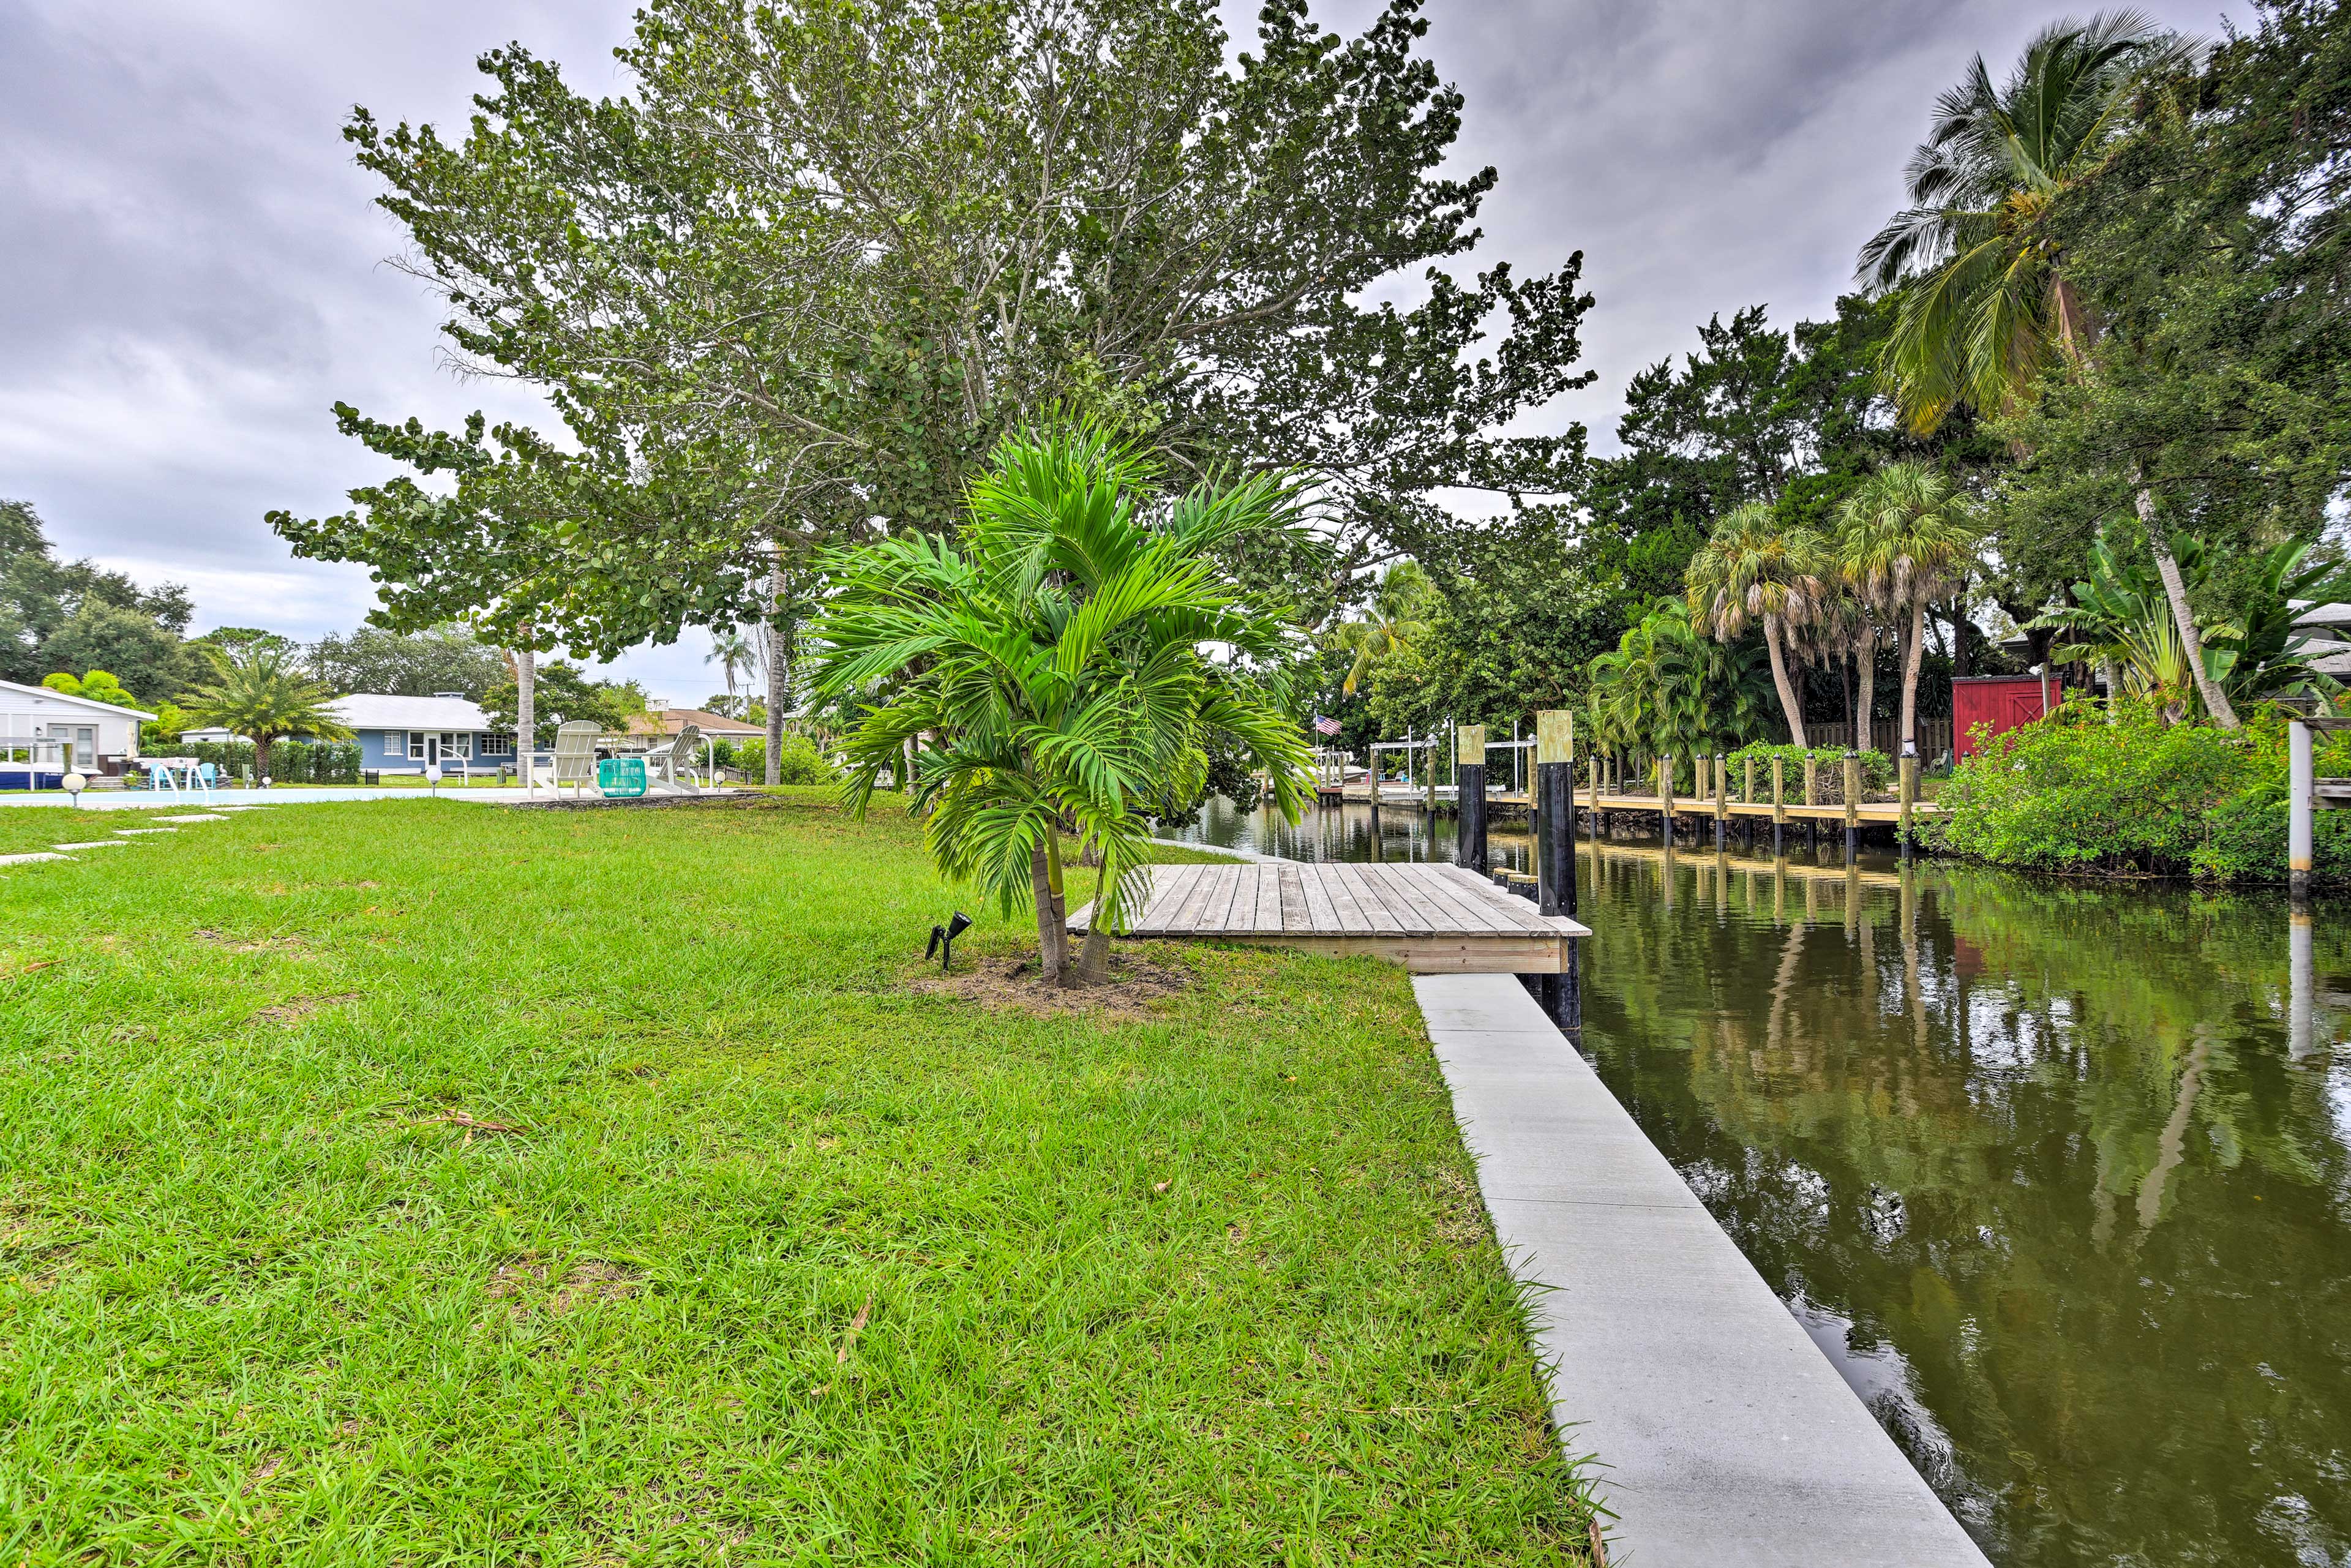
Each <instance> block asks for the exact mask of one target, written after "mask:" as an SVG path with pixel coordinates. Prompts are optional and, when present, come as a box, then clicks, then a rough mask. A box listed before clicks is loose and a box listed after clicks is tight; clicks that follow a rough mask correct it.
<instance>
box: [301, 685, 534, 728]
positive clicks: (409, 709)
mask: <svg viewBox="0 0 2351 1568" xmlns="http://www.w3.org/2000/svg"><path fill="white" fill-rule="evenodd" d="M327 706H329V707H330V708H332V709H333V710H334V713H335V716H336V717H337V718H339V719H340V720H342V721H343V723H344V724H345V725H346V726H348V727H350V728H352V729H487V730H495V729H496V728H497V726H496V725H494V724H492V723H491V722H490V716H489V715H487V714H486V713H484V712H483V711H482V705H481V704H479V703H477V702H474V701H472V700H471V699H469V698H466V697H399V696H388V695H383V694H381V693H378V692H353V693H352V694H351V695H350V696H347V697H337V698H336V699H335V700H334V701H333V702H331V703H329V704H328V705H327Z"/></svg>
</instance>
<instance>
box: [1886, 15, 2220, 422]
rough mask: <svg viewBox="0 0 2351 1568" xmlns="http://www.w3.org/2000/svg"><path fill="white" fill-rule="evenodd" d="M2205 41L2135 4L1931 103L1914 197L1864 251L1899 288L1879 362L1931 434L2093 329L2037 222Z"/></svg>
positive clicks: (2071, 25) (1913, 169) (2003, 392)
mask: <svg viewBox="0 0 2351 1568" xmlns="http://www.w3.org/2000/svg"><path fill="white" fill-rule="evenodd" d="M2200 54H2201V46H2200V45H2199V44H2197V43H2195V42H2193V41H2192V40H2189V39H2187V38H2184V37H2181V36H2180V35H2179V34H2177V33H2172V32H2168V31H2166V30H2164V29H2162V28H2159V27H2158V26H2155V25H2154V24H2153V23H2152V22H2150V21H2148V20H2147V17H2145V16H2141V15H2140V14H2139V13H2137V12H2136V11H2105V12H2100V13H2099V14H2098V15H2096V16H2092V17H2091V18H2090V19H2089V20H2087V21H2082V20H2079V19H2076V18H2074V17H2066V18H2064V19H2062V20H2060V21H2057V22H2054V23H2052V24H2051V25H2050V26H2046V27H2044V28H2043V29H2042V30H2041V32H2040V33H2039V34H2037V35H2036V36H2035V37H2033V39H2032V42H2031V43H2029V44H2027V45H2026V46H2025V48H2024V53H2023V55H2022V57H2020V58H2019V59H2018V61H2017V63H2016V67H2015V68H2014V69H2013V70H2011V72H2010V73H2009V77H2008V80H2007V81H2006V82H2004V83H2002V84H2001V85H2000V86H1997V87H1995V86H1994V85H1993V84H1992V79H1991V71H1990V70H1989V69H1987V68H1986V67H1985V65H1984V61H1983V57H1982V56H1981V55H1978V56H1977V57H1975V60H1974V62H1973V63H1972V64H1971V65H1970V68H1969V71H1968V75H1967V79H1966V80H1964V81H1962V82H1961V83H1960V84H1959V86H1958V87H1956V88H1953V89H1951V90H1949V92H1946V93H1944V94H1943V96H1942V97H1941V98H1939V99H1937V100H1936V103H1935V120H1934V124H1933V126H1932V128H1931V129H1930V130H1929V131H1928V136H1927V140H1926V141H1925V142H1924V143H1923V144H1922V145H1920V147H1919V148H1918V150H1917V152H1915V153H1913V154H1912V156H1911V159H1910V167H1909V171H1908V181H1909V194H1910V202H1911V204H1910V205H1909V206H1908V207H1907V208H1905V209H1904V210H1903V211H1901V212H1899V213H1896V214H1895V215H1894V216H1893V217H1892V218H1891V219H1889V220H1888V221H1887V223H1886V226H1885V227H1883V228H1881V229H1879V230H1878V231H1877V233H1876V235H1872V236H1871V238H1870V240H1869V242H1868V243H1867V244H1866V245H1865V246H1862V247H1861V257H1860V263H1859V267H1858V271H1859V275H1860V277H1861V279H1862V281H1863V282H1864V283H1865V284H1867V285H1869V286H1870V287H1873V288H1876V289H1878V290H1880V291H1895V290H1899V292H1900V296H1901V298H1900V303H1899V306H1898V308H1897V310H1896V318H1895V327H1894V332H1893V335H1892V337H1891V338H1890V339H1889V340H1888V341H1887V343H1886V349H1885V350H1884V353H1885V359H1884V361H1882V365H1883V369H1884V370H1885V371H1886V375H1887V379H1888V381H1889V382H1891V384H1892V388H1893V391H1894V392H1895V394H1896V398H1897V400H1898V401H1899V402H1900V405H1901V409H1902V413H1903V414H1904V416H1905V417H1906V418H1907V420H1908V421H1909V423H1911V425H1912V426H1913V428H1915V429H1917V430H1918V431H1919V432H1921V433H1924V432H1927V431H1930V430H1932V429H1933V428H1934V427H1935V426H1936V425H1937V424H1938V423H1941V421H1942V419H1943V417H1944V415H1945V414H1947V413H1949V412H1950V410H1951V409H1952V408H1953V407H1954V406H1956V405H1957V404H1959V403H1960V402H1970V403H1973V404H1974V405H1975V406H1976V407H1977V408H1979V409H1982V410H1984V411H1986V412H1988V413H1989V412H1996V411H1998V410H2000V409H2001V408H2003V407H2005V406H2007V405H2008V404H2009V403H2010V402H2013V401H2014V399H2015V398H2016V397H2017V396H2018V395H2019V394H2020V393H2021V392H2022V391H2023V389H2024V388H2025V387H2026V386H2027V385H2028V384H2029V383H2030V382H2032V378H2033V377H2034V376H2036V375H2038V374H2039V373H2040V372H2041V371H2043V369H2044V368H2046V367H2047V366H2048V364H2050V363H2051V362H2052V360H2053V356H2054V355H2056V354H2059V353H2070V354H2072V355H2074V356H2076V357H2078V356H2079V355H2080V354H2081V353H2083V352H2084V351H2085V350H2087V348H2088V347H2089V344H2090V342H2091V340H2092V339H2093V338H2094V336H2095V331H2096V327H2095V323H2094V322H2093V321H2092V320H2091V319H2090V318H2089V316H2088V314H2087V312H2086V311H2085V308H2084V305H2083V301H2082V298H2081V296H2080V294H2079V293H2078V292H2077V291H2076V290H2075V289H2074V286H2073V285H2072V283H2071V282H2070V281H2069V280H2068V279H2067V277H2066V276H2065V270H2064V255H2063V253H2062V252H2061V251H2060V250H2059V248H2058V247H2057V246H2056V244H2055V242H2054V241H2053V239H2051V238H2050V237H2049V235H2048V234H2047V233H2046V232H2045V230H2044V228H2043V225H2042V222H2041V220H2042V218H2043V215H2044V214H2046V213H2047V212H2048V210H2049V208H2050V205H2051V204H2053V202H2054V201H2055V200H2056V199H2057V197H2058V195H2059V194H2060V193H2063V192H2064V190H2065V189H2066V187H2067V186H2069V185H2071V184H2073V183H2074V182H2076V181H2078V180H2080V179H2081V178H2082V177H2083V176H2084V175H2085V174H2087V173H2089V172H2091V171H2092V170H2093V169H2095V167H2096V166H2097V164H2098V162H2099V161H2100V160H2101V159H2102V158H2103V157H2104V156H2105V153H2106V152H2107V151H2108V150H2109V148H2110V147H2111V146H2112V144H2113V142H2114V141H2115V138H2116V136H2117V135H2118V134H2119V133H2120V131H2121V130H2122V128H2123V126H2122V122H2123V119H2124V113H2125V110H2126V109H2127V107H2128V105H2129V101H2130V99H2131V95H2132V93H2133V91H2134V89H2136V88H2137V86H2138V84H2139V83H2140V82H2142V81H2143V80H2145V79H2147V77H2148V76H2149V75H2150V74H2155V73H2159V72H2162V71H2165V70H2168V69H2172V68H2179V67H2185V66H2189V65H2192V64H2193V63H2194V62H2195V61H2196V60H2197V59H2198V58H2199V57H2200Z"/></svg>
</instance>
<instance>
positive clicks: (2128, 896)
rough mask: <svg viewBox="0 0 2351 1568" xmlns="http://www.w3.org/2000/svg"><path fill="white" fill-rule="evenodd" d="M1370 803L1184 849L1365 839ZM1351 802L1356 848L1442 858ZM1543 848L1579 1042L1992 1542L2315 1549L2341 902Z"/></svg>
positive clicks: (1229, 822)
mask: <svg viewBox="0 0 2351 1568" xmlns="http://www.w3.org/2000/svg"><path fill="white" fill-rule="evenodd" d="M1367 815H1368V813H1367V812H1366V811H1364V810H1363V809H1362V808H1353V809H1350V810H1346V811H1318V812H1315V813H1311V814H1310V816H1309V817H1308V818H1307V820H1306V821H1302V822H1301V823H1299V824H1296V825H1294V826H1285V825H1282V824H1280V823H1279V822H1278V821H1275V820H1274V819H1272V818H1271V816H1270V814H1269V813H1261V812H1253V813H1231V812H1227V811H1222V810H1217V809H1216V808H1215V807H1212V810H1211V811H1210V813H1209V815H1208V817H1207V820H1206V821H1203V822H1202V823H1201V824H1199V825H1198V826H1197V827H1196V828H1195V829H1194V830H1192V831H1189V832H1188V833H1187V834H1186V837H1187V838H1188V839H1190V840H1191V841H1207V842H1215V841H1226V842H1228V843H1237V844H1238V847H1242V848H1247V849H1250V850H1253V851H1255V852H1261V853H1263V852H1274V853H1283V854H1287V855H1290V856H1291V857H1294V858H1300V859H1316V858H1353V859H1369V858H1371V857H1372V854H1373V850H1372V848H1371V845H1372V842H1373V841H1372V840H1371V838H1370V835H1369V833H1368V823H1367V821H1366V820H1365V819H1366V817H1367ZM1383 816H1384V821H1383V823H1382V829H1383V831H1382V833H1381V835H1380V838H1379V840H1378V843H1379V849H1378V851H1377V853H1378V854H1379V856H1380V858H1383V859H1387V860H1416V859H1427V858H1437V859H1449V858H1450V856H1451V853H1452V844H1451V840H1450V836H1449V827H1450V823H1449V821H1446V820H1443V819H1440V820H1439V821H1437V823H1435V824H1434V827H1435V829H1436V830H1437V831H1436V833H1435V834H1434V835H1433V836H1432V835H1431V834H1430V833H1429V832H1428V829H1429V827H1430V826H1431V824H1429V823H1428V822H1427V821H1426V819H1425V818H1422V817H1419V816H1418V815H1415V816H1414V817H1412V818H1410V819H1405V820H1402V821H1400V820H1399V814H1397V813H1383ZM1491 850H1492V853H1493V856H1494V859H1495V862H1496V863H1498V864H1501V865H1506V866H1512V867H1516V868H1519V869H1527V868H1528V866H1529V861H1528V859H1527V853H1526V845H1525V843H1524V841H1523V840H1522V839H1521V838H1519V837H1516V836H1513V835H1511V834H1510V833H1509V832H1508V831H1506V830H1505V829H1504V828H1503V827H1502V826H1501V825H1498V826H1497V828H1496V831H1495V832H1494V836H1493V839H1492V841H1491ZM1579 861H1580V872H1581V878H1580V880H1581V884H1582V889H1583V892H1582V897H1581V900H1580V904H1579V918H1581V919H1582V920H1583V921H1584V923H1586V924H1587V925H1591V926H1592V927H1593V929H1594V931H1595V933H1596V935H1595V936H1594V938H1593V941H1592V943H1591V944H1590V945H1589V946H1588V948H1587V955H1588V962H1589V968H1588V970H1587V982H1588V983H1587V986H1586V993H1585V994H1586V1002H1585V1028H1584V1030H1583V1037H1582V1038H1583V1047H1584V1054H1585V1056H1586V1059H1587V1060H1588V1061H1590V1062H1591V1063H1592V1065H1593V1068H1594V1069H1595V1070H1596V1071H1597V1073H1598V1075H1599V1080H1600V1082H1602V1083H1603V1084H1604V1085H1605V1086H1606V1088H1607V1089H1608V1090H1609V1091H1610V1092H1612V1094H1613V1095H1614V1099H1615V1100H1616V1101H1617V1102H1618V1103H1621V1104H1622V1105H1623V1106H1624V1108H1625V1110H1626V1111H1627V1112H1628V1113H1630V1114H1631V1115H1632V1116H1633V1118H1634V1119H1635V1122H1636V1123H1637V1124H1639V1126H1640V1127H1641V1129H1642V1131H1643V1132H1644V1133H1645V1134H1646V1136H1647V1138H1648V1140H1649V1141H1650V1142H1651V1143H1652V1144H1654V1145H1655V1146H1656V1148H1657V1149H1658V1150H1659V1151H1660V1152H1661V1154H1662V1155H1663V1157H1664V1158H1665V1159H1666V1161H1667V1163H1668V1164H1669V1165H1670V1166H1672V1167H1673V1169H1674V1170H1675V1171H1676V1172H1677V1173H1678V1175H1679V1176H1680V1177H1681V1179H1682V1180H1683V1181H1684V1182H1685V1183H1687V1186H1689V1188H1690V1189H1691V1190H1692V1191H1693V1192H1695V1193H1696V1194H1697V1196H1698V1198H1699V1200H1700V1201H1701V1202H1703V1203H1704V1205H1705V1207H1707V1209H1708V1212H1709V1213H1710V1214H1711V1215H1712V1216H1713V1217H1714V1218H1715V1220H1716V1221H1717V1222H1718V1223H1719V1225H1720V1227H1721V1228H1722V1229H1723V1230H1724V1231H1725V1232H1726V1233H1727V1234H1728V1235H1729V1237H1730V1239H1732V1240H1733V1241H1734V1242H1736V1243H1737V1245H1738V1247H1739V1249H1740V1252H1741V1253H1742V1254H1743V1255H1744V1256H1745V1257H1746V1258H1747V1259H1748V1260H1749V1261H1750V1263H1751V1264H1752V1265H1753V1266H1754V1268H1755V1270H1757V1271H1758V1272H1759V1273H1760V1274H1761V1277H1762V1279H1763V1280H1764V1281H1765V1282H1766V1283H1767V1284H1768V1286H1769V1287H1770V1290H1771V1294H1772V1295H1773V1296H1775V1297H1776V1298H1777V1299H1778V1300H1779V1301H1780V1302H1781V1303H1782V1308H1783V1310H1784V1311H1785V1312H1787V1313H1788V1314H1789V1315H1790V1317H1791V1318H1792V1320H1793V1321H1794V1322H1796V1323H1797V1324H1798V1325H1799V1326H1800V1327H1801V1328H1802V1330H1803V1331H1804V1332H1805V1333H1807V1334H1808V1335H1809V1336H1810V1337H1811V1338H1812V1339H1813V1342H1814V1343H1816V1344H1818V1345H1819V1346H1820V1347H1821V1349H1822V1351H1823V1353H1824V1354H1826V1355H1827V1356H1828V1357H1829V1358H1830V1360H1831V1361H1832V1362H1833V1363H1834V1364H1835V1366H1836V1368H1837V1370H1838V1371H1839V1372H1840V1373H1841V1374H1842V1375H1844V1380H1845V1382H1846V1383H1847V1385H1849V1386H1850V1387H1851V1388H1852V1389H1853V1390H1854V1391H1855V1394H1856V1395H1858V1396H1860V1398H1861V1399H1862V1401H1863V1402H1864V1403H1865V1405H1866V1406H1868V1408H1869V1410H1870V1412H1871V1413H1872V1414H1873V1415H1874V1416H1876V1419H1877V1421H1878V1424H1879V1426H1880V1427H1882V1428H1883V1429H1884V1430H1885V1431H1886V1433H1887V1435H1888V1436H1889V1437H1891V1438H1892V1439H1893V1440H1894V1441H1895V1442H1896V1444H1897V1445H1898V1446H1899V1447H1900V1448H1901V1449H1902V1451H1903V1452H1904V1453H1905V1454H1906V1455H1907V1456H1908V1457H1909V1458H1910V1460H1911V1462H1912V1464H1913V1466H1914V1467H1915V1468H1916V1469H1917V1470H1918V1471H1919V1472H1920V1474H1921V1475H1923V1476H1924V1477H1925V1478H1926V1479H1927V1480H1928V1482H1929V1484H1930V1485H1932V1486H1933V1488H1934V1490H1935V1491H1936V1493H1937V1495H1938V1496H1939V1497H1940V1498H1942V1500H1944V1501H1945V1502H1946V1503H1947V1504H1948V1505H1949V1507H1950V1509H1951V1510H1952V1511H1953V1512H1954V1513H1955V1514H1956V1515H1957V1516H1958V1517H1959V1520H1960V1521H1961V1522H1962V1523H1963V1524H1964V1525H1965V1526H1966V1527H1967V1529H1968V1531H1969V1532H1970V1535H1972V1536H1973V1537H1974V1538H1975V1540H1976V1541H1977V1542H1979V1543H1980V1545H1981V1546H1982V1547H1983V1549H1984V1551H1985V1552H1986V1554H1987V1555H1988V1556H1989V1557H1990V1558H1991V1560H1992V1561H1993V1562H1994V1563H1999V1564H2001V1568H2093V1565H2095V1568H2109V1565H2123V1564H2128V1565H2133V1568H2136V1565H2138V1564H2155V1563H2162V1564H2167V1565H2168V1564H2173V1563H2187V1564H2207V1563H2209V1564H2222V1563H2226V1564H2229V1565H2230V1568H2241V1565H2244V1564H2255V1565H2259V1568H2272V1565H2275V1568H2287V1565H2290V1564H2291V1565H2294V1568H2300V1565H2302V1564H2306V1563H2336V1564H2339V1563H2351V1485H2346V1481H2345V1479H2344V1478H2345V1476H2346V1463H2351V1461H2346V1447H2345V1444H2344V1441H2343V1438H2342V1437H2341V1433H2343V1432H2344V1431H2346V1430H2351V1051H2346V1045H2345V1028H2344V1020H2345V1018H2346V1011H2351V940H2346V932H2351V912H2346V909H2345V908H2344V907H2343V906H2342V905H2340V904H2333V905H2330V904H2326V903H2325V902H2322V903H2320V904H2318V905H2317V906H2316V909H2315V911H2314V917H2313V918H2312V919H2311V920H2310V922H2309V923H2308V924H2306V925H2304V924H2297V923H2296V922H2294V920H2293V919H2292V918H2291V915H2290V906H2289V904H2288V903H2287V901H2286V900H2285V899H2284V898H2283V896H2280V895H2275V894H2235V893H2227V892H2209V891H2199V890H2194V889H2189V888H2184V887H2168V886H2161V885H2152V886H2151V885H2147V884H2130V885H2123V886H2098V885H2092V884H2085V883H2054V882H2046V881H2039V880H2035V879H2032V878H2028V877H2021V876H2013V875H2008V874H2004V873H1995V872H1987V871H1983V870H1980V869H1978V868H1974V867H1970V866H1966V865H1961V864H1955V863H1951V862H1922V863H1918V864H1914V865H1913V866H1911V867H1910V868H1908V869H1907V871H1906V870H1905V869H1904V868H1903V867H1901V866H1900V865H1899V864H1898V863H1897V862H1895V861H1894V860H1893V859H1892V857H1890V856H1883V855H1871V854H1868V853H1866V852H1865V853H1864V854H1863V855H1862V856H1861V857H1860V858H1859V860H1858V862H1856V863H1855V865H1853V866H1851V867H1847V866H1846V865H1845V864H1844V861H1843V855H1842V851H1841V848H1836V849H1831V848H1828V847H1826V846H1824V847H1823V853H1822V854H1821V855H1820V856H1818V857H1813V856H1809V855H1806V854H1804V853H1802V852H1793V853H1791V854H1789V855H1786V856H1783V857H1779V858H1777V859H1774V858H1772V857H1771V856H1769V855H1751V856H1750V855H1745V854H1740V853H1737V852H1731V853H1727V854H1724V855H1719V856H1718V855H1717V854H1716V853H1715V852H1713V851H1712V849H1711V847H1710V846H1708V848H1706V849H1704V850H1702V851H1697V852H1690V851H1685V850H1677V851H1676V852H1672V853H1671V854H1667V852H1665V850H1664V849H1663V847H1662V846H1661V845H1660V844H1659V843H1658V842H1657V841H1656V838H1655V836H1654V835H1652V836H1649V837H1647V838H1646V839H1645V840H1636V839H1626V840H1621V841H1616V840H1607V839H1604V840H1603V841H1600V842H1599V843H1598V844H1597V845H1594V844H1593V843H1592V842H1591V841H1590V840H1589V839H1586V840H1585V841H1584V842H1583V844H1582V845H1581V846H1580V853H1579ZM1593 1446H1594V1447H1595V1448H1596V1447H1597V1445H1596V1444H1594V1445H1593Z"/></svg>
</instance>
